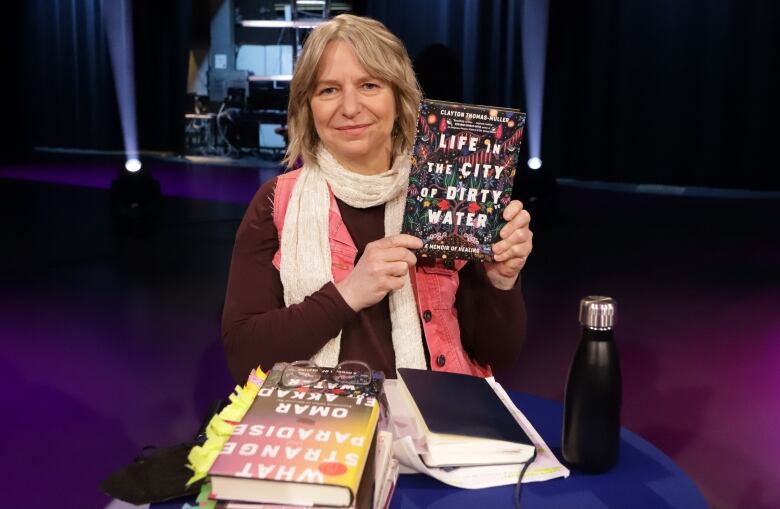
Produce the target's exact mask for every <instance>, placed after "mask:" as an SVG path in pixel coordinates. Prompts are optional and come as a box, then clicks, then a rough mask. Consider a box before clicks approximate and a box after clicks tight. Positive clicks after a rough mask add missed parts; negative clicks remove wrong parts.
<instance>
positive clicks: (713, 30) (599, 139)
mask: <svg viewBox="0 0 780 509" xmlns="http://www.w3.org/2000/svg"><path fill="white" fill-rule="evenodd" d="M528 1H532V0H525V1H509V0H457V1H456V0H452V1H446V0H433V1H426V2H420V1H418V0H392V1H391V0H375V1H368V0H359V1H356V2H354V6H355V11H356V12H358V13H362V14H368V15H371V16H374V17H376V18H378V19H380V20H382V21H384V22H385V23H386V24H387V25H388V27H389V28H390V29H391V30H393V31H394V32H395V33H397V34H398V35H399V36H400V37H401V38H402V39H403V40H404V42H405V43H406V45H407V47H408V49H409V53H410V55H411V56H412V57H413V58H414V57H418V56H419V55H420V54H421V52H422V51H423V50H424V49H426V48H427V47H429V46H430V45H432V44H436V43H439V44H441V45H444V46H446V47H447V48H450V49H451V50H452V55H454V56H455V58H456V61H455V63H454V64H453V65H460V68H461V69H462V72H461V73H460V74H461V78H462V80H461V83H458V80H457V79H452V80H450V81H451V82H452V83H453V87H454V88H459V87H461V86H462V97H463V99H464V100H465V101H467V102H475V103H482V104H496V105H505V106H511V107H519V108H526V106H527V105H526V98H525V97H524V92H523V74H522V65H521V57H522V45H521V38H520V35H521V34H520V17H521V16H522V13H523V9H524V6H525V4H526V2H528ZM12 4H13V3H12ZM203 5H204V3H203V2H202V1H198V0H176V1H175V2H162V3H160V2H157V3H153V4H152V3H149V2H135V12H134V17H135V30H134V31H135V40H136V77H137V103H138V117H139V122H138V124H139V133H140V138H141V139H140V144H141V148H142V149H147V150H149V149H153V150H171V151H180V150H182V148H183V139H182V138H183V136H182V127H181V125H182V121H181V119H182V115H183V111H184V101H185V97H184V91H185V90H186V72H187V54H188V51H189V49H190V47H191V42H192V39H193V36H192V26H193V25H194V26H196V27H198V26H200V27H204V26H205V25H204V21H203V20H202V19H200V18H202V17H203V16H204V15H207V14H208V12H209V9H206V8H203ZM7 9H9V16H8V17H7V19H9V20H14V19H18V20H19V23H13V22H12V21H11V22H10V23H9V28H10V32H8V33H6V34H5V35H4V37H6V39H7V41H8V42H7V43H6V44H4V46H6V50H5V51H7V52H8V53H9V58H10V59H9V60H7V61H9V62H11V68H12V69H14V72H13V73H11V76H13V78H12V79H11V80H10V83H11V87H12V93H11V94H10V95H9V96H8V97H9V98H12V99H9V101H8V102H9V103H14V104H9V107H10V108H11V109H10V111H11V114H12V118H15V119H16V122H15V123H14V127H15V129H16V130H17V131H18V132H15V133H14V134H12V135H11V137H10V138H7V139H6V142H8V145H9V147H10V150H7V151H5V154H4V156H3V157H4V158H9V157H12V156H13V154H16V157H18V155H19V154H21V153H26V152H27V150H28V149H29V148H30V147H33V146H60V147H73V148H97V149H118V148H120V147H121V138H120V133H119V128H118V125H119V123H118V120H117V115H116V110H117V108H116V104H115V99H114V89H113V83H112V78H111V73H110V64H109V60H108V54H107V51H106V46H105V33H104V30H103V28H102V25H101V22H100V20H101V12H100V11H101V2H99V1H98V0H86V1H77V0H60V1H53V0H36V1H31V2H26V3H24V5H23V7H19V6H18V5H17V6H14V5H12V6H9V7H7ZM193 13H195V15H196V16H198V19H193V17H192V16H193ZM779 24H780V4H778V3H777V2H773V1H771V0H763V1H761V0H752V1H737V0H706V1H705V0H690V1H686V2H679V1H677V0H657V1H655V2H643V1H640V0H599V1H596V0H591V1H581V2H550V16H549V41H548V47H547V52H548V55H547V72H546V93H545V109H544V129H543V154H542V155H543V159H544V161H545V166H544V171H545V172H548V174H552V175H554V176H556V177H573V178H578V179H589V180H609V181H619V182H647V183H657V184H672V185H698V186H714V187H733V188H748V189H763V190H769V189H775V190H776V189H780V177H779V176H778V171H777V168H778V167H779V166H780V165H779V164H778V163H780V161H779V160H778V155H777V151H776V150H774V149H773V143H774V136H775V135H774V131H776V129H774V120H775V118H776V117H777V116H778V113H780V107H778V99H777V92H776V91H777V90H780V78H778V77H777V75H776V74H777V73H771V72H770V71H771V68H772V66H773V65H776V62H777V61H778V57H780V55H778V52H779V51H780V35H779V34H778V31H777V30H776V28H775V27H776V26H778V25H779ZM202 31H203V30H201V32H202ZM196 32H197V30H196ZM201 35H202V34H201ZM195 37H196V38H197V37H198V36H197V33H196V35H195ZM456 95H460V94H457V93H456ZM20 103H21V104H22V105H23V106H20V105H19V104H20ZM9 140H10V141H9Z"/></svg>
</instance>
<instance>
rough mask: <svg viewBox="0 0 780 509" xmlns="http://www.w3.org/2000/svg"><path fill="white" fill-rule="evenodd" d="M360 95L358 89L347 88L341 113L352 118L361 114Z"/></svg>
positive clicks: (342, 101) (343, 95)
mask: <svg viewBox="0 0 780 509" xmlns="http://www.w3.org/2000/svg"><path fill="white" fill-rule="evenodd" d="M360 109H361V104H360V95H359V94H358V91H357V89H355V88H353V87H347V88H345V89H344V93H343V94H342V100H341V112H342V113H343V115H344V116H345V117H348V118H352V117H354V116H355V115H357V114H358V113H360Z"/></svg>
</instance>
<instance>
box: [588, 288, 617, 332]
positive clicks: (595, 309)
mask: <svg viewBox="0 0 780 509" xmlns="http://www.w3.org/2000/svg"><path fill="white" fill-rule="evenodd" d="M616 307H617V304H616V303H615V299H613V298H611V297H602V296H599V295H589V296H587V297H585V298H584V299H582V300H581V301H580V323H581V324H582V326H583V327H587V328H589V329H600V330H604V329H611V328H612V327H613V326H614V325H615V309H616Z"/></svg>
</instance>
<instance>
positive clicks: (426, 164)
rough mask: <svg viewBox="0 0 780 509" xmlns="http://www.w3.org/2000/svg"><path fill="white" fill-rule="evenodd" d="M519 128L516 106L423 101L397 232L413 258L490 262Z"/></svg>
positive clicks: (512, 169)
mask: <svg viewBox="0 0 780 509" xmlns="http://www.w3.org/2000/svg"><path fill="white" fill-rule="evenodd" d="M524 127H525V113H523V112H521V111H519V110H515V109H509V108H493V107H489V106H477V105H470V104H459V103H446V102H440V101H434V100H430V99H424V100H423V101H422V102H421V104H420V113H419V120H418V123H417V135H416V138H415V144H414V149H413V152H412V160H411V172H410V175H409V188H408V190H407V195H406V209H405V211H404V220H403V227H402V229H401V232H402V233H408V234H410V235H414V236H415V237H418V238H420V239H422V240H423V241H424V242H425V244H424V246H423V247H422V249H421V250H419V252H418V255H419V256H421V257H433V258H444V259H447V258H457V259H466V260H476V261H492V260H493V248H492V244H494V243H495V242H496V241H497V240H498V239H499V237H498V234H499V231H500V230H501V228H502V227H503V226H504V224H506V221H504V219H503V212H504V208H506V206H507V205H508V204H509V202H510V200H511V196H512V183H513V181H514V177H515V172H516V168H517V157H518V155H519V152H520V143H521V140H522V136H523V128H524Z"/></svg>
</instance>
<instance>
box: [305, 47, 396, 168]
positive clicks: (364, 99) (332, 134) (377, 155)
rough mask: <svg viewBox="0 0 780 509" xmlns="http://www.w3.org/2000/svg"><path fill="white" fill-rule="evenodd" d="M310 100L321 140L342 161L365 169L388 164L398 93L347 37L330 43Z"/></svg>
mask: <svg viewBox="0 0 780 509" xmlns="http://www.w3.org/2000/svg"><path fill="white" fill-rule="evenodd" d="M309 104H310V105H311V111H312V114H313V117H314V127H315V128H316V129H317V134H318V135H319V137H320V140H321V141H322V143H323V145H324V146H325V148H326V149H328V151H329V152H330V153H331V154H333V156H334V157H335V158H336V159H337V160H338V161H339V162H340V163H341V164H342V165H344V167H346V168H347V169H348V170H351V171H354V172H357V173H362V174H367V175H370V174H376V173H380V172H383V171H385V170H387V169H388V168H389V166H390V158H391V151H392V139H391V133H392V130H393V124H394V122H395V116H396V114H395V95H394V94H393V89H392V86H391V85H390V84H389V83H386V82H384V81H382V80H378V79H376V78H372V77H371V76H370V75H369V74H368V71H366V69H365V68H364V67H363V66H362V65H360V62H358V60H357V57H356V56H355V51H354V50H353V49H352V46H350V45H349V44H348V43H346V42H342V41H333V42H330V43H328V45H327V46H326V48H325V52H324V53H323V54H322V58H321V60H320V69H319V74H318V76H317V82H316V84H315V88H314V93H313V95H312V97H311V99H310V103H309Z"/></svg>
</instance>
